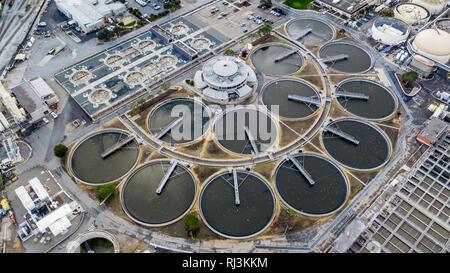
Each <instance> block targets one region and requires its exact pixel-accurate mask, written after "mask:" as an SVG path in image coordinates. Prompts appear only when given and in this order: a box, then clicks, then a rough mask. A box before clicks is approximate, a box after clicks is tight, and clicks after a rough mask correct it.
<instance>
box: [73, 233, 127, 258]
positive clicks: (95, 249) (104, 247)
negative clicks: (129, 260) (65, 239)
mask: <svg viewBox="0 0 450 273" xmlns="http://www.w3.org/2000/svg"><path fill="white" fill-rule="evenodd" d="M119 252H120V249H119V243H118V242H117V240H116V238H115V237H114V236H112V235H111V234H110V233H108V232H105V231H91V232H87V233H84V234H82V235H80V236H79V237H78V238H76V239H75V240H74V241H72V242H71V243H69V244H68V246H67V249H66V253H119Z"/></svg>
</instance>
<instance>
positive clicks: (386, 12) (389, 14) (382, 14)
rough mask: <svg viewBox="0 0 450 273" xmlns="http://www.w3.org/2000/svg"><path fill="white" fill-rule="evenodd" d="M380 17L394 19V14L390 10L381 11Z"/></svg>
mask: <svg viewBox="0 0 450 273" xmlns="http://www.w3.org/2000/svg"><path fill="white" fill-rule="evenodd" d="M380 16H382V17H394V12H393V11H392V10H390V9H384V10H382V11H380Z"/></svg>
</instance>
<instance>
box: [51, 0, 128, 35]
mask: <svg viewBox="0 0 450 273" xmlns="http://www.w3.org/2000/svg"><path fill="white" fill-rule="evenodd" d="M55 3H56V6H57V8H58V10H59V11H61V12H62V13H63V14H64V15H66V16H67V17H69V18H70V19H72V20H74V21H75V22H77V24H78V25H79V26H80V28H81V30H82V31H83V32H84V33H89V32H92V31H94V30H96V29H98V28H100V27H101V26H102V25H103V24H104V20H105V19H106V18H108V17H111V16H115V15H119V14H122V13H124V12H125V11H126V7H125V5H124V4H122V3H120V2H113V1H111V0H56V1H55Z"/></svg>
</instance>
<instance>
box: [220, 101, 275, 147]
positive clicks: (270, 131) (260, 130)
mask: <svg viewBox="0 0 450 273" xmlns="http://www.w3.org/2000/svg"><path fill="white" fill-rule="evenodd" d="M244 126H247V127H248V128H249V131H250V133H251V135H252V137H253V139H254V140H255V144H256V146H257V147H258V150H259V152H263V151H265V150H267V149H269V148H270V147H271V146H272V145H273V144H274V143H275V141H276V139H277V137H278V132H277V129H276V125H275V122H274V121H273V120H272V119H271V118H270V117H269V116H268V115H266V114H265V113H263V112H261V111H258V110H255V109H250V108H247V109H236V110H232V111H230V112H227V113H225V114H224V115H223V116H221V117H220V118H219V119H218V120H217V122H216V123H215V125H214V133H215V136H216V138H217V140H218V141H219V143H220V144H221V145H222V146H223V147H225V148H226V149H228V150H230V151H232V152H234V153H240V154H252V153H253V152H254V151H253V149H252V146H251V143H250V141H249V138H248V136H247V134H246V133H245V130H244Z"/></svg>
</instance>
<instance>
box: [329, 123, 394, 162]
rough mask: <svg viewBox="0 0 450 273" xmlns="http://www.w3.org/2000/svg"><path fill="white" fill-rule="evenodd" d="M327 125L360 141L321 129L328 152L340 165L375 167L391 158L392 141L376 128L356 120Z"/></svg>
mask: <svg viewBox="0 0 450 273" xmlns="http://www.w3.org/2000/svg"><path fill="white" fill-rule="evenodd" d="M328 127H329V128H332V129H333V130H334V131H336V130H337V131H339V132H343V133H345V135H346V136H347V137H350V139H352V138H353V139H356V141H358V143H357V144H356V143H355V142H351V141H349V140H348V139H345V138H343V137H340V136H338V135H337V134H335V133H332V132H330V131H323V132H322V141H323V144H324V146H325V149H326V151H327V152H328V153H329V154H330V155H331V156H332V157H333V158H334V159H336V160H337V161H339V162H340V163H341V164H343V165H345V166H347V167H349V168H352V169H359V170H372V169H376V168H378V167H380V166H382V165H383V164H385V163H386V162H387V161H388V160H389V156H390V154H391V145H390V142H389V140H388V139H387V136H385V135H384V133H382V131H381V130H380V129H378V128H377V127H375V126H373V125H371V124H369V123H367V122H363V121H359V120H355V119H342V120H337V121H334V122H332V123H330V124H329V125H328V126H327V128H328Z"/></svg>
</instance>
